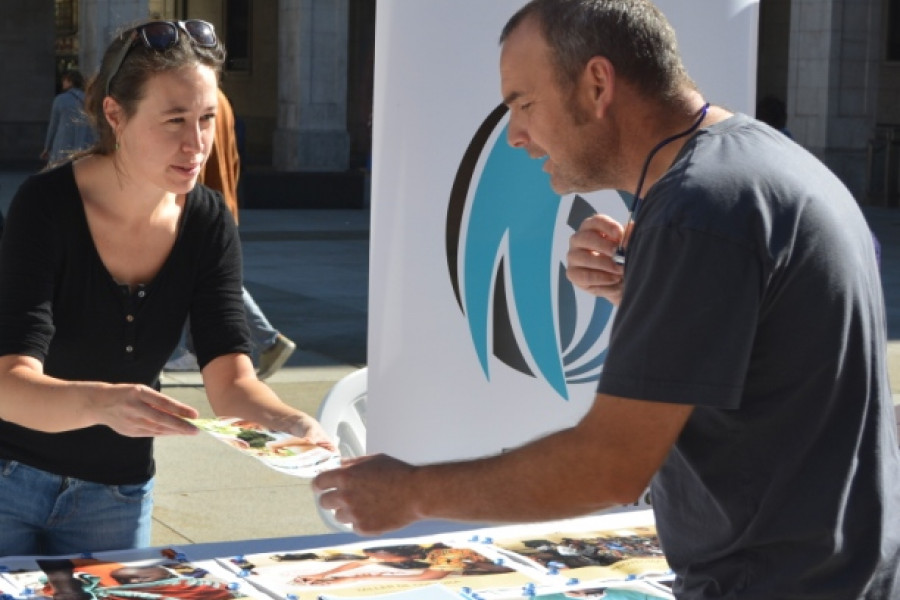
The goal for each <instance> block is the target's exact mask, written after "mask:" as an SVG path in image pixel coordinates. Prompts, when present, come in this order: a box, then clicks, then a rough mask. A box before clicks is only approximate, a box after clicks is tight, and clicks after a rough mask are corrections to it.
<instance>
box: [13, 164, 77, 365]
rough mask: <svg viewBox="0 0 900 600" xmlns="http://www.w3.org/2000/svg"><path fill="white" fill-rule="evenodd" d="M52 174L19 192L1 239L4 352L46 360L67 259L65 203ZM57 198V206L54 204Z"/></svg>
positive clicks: (27, 182) (33, 180)
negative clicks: (64, 252)
mask: <svg viewBox="0 0 900 600" xmlns="http://www.w3.org/2000/svg"><path fill="white" fill-rule="evenodd" d="M48 181H50V180H49V179H48V178H47V177H42V178H39V179H38V178H34V177H32V178H31V179H28V180H26V181H25V182H24V183H23V184H22V186H21V187H20V188H19V190H18V191H17V192H16V194H15V196H14V198H13V200H12V202H11V204H10V207H9V211H8V214H7V218H6V223H5V227H4V232H3V237H2V241H0V290H3V293H2V294H0V356H4V355H8V354H24V355H28V356H33V357H35V358H38V359H40V360H44V358H46V355H47V350H48V348H49V347H50V341H51V340H52V338H53V334H54V331H55V330H54V326H53V298H54V294H56V293H57V289H56V277H57V274H58V273H59V268H60V265H61V261H62V252H61V251H60V248H61V246H60V245H61V244H62V239H63V236H62V232H61V231H60V230H59V219H60V215H59V211H60V210H61V209H62V206H63V205H64V204H63V201H62V199H60V198H59V195H58V190H54V189H52V187H53V186H52V185H48ZM53 201H55V204H50V203H51V202H53Z"/></svg>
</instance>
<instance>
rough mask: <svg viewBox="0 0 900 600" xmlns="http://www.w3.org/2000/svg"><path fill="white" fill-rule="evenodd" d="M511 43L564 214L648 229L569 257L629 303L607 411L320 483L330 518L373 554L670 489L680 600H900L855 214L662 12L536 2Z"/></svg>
mask: <svg viewBox="0 0 900 600" xmlns="http://www.w3.org/2000/svg"><path fill="white" fill-rule="evenodd" d="M501 42H502V44H503V47H502V53H501V60H500V71H501V79H502V93H503V97H504V101H505V102H506V104H507V105H508V107H509V109H510V121H509V142H510V143H511V144H513V145H514V146H517V147H521V148H522V149H524V150H526V151H527V152H528V153H529V154H530V155H531V156H534V157H544V158H545V166H544V169H545V170H546V171H547V173H548V174H549V176H550V182H551V185H552V187H553V189H554V190H556V191H557V192H558V193H560V194H563V193H568V192H573V191H589V190H594V189H599V188H613V189H622V190H628V191H631V192H633V193H635V196H636V197H643V198H644V200H642V201H640V210H639V211H637V212H636V213H634V214H633V215H632V217H633V218H632V222H631V223H629V226H628V228H627V229H625V228H623V227H622V226H621V225H620V224H618V223H617V222H615V221H613V220H612V219H610V218H608V217H605V216H596V217H593V218H591V219H589V220H587V221H586V222H585V223H584V225H583V226H582V227H581V228H580V229H579V231H578V232H577V233H576V234H575V235H574V236H573V238H572V240H571V243H570V251H569V255H568V260H569V268H568V271H569V277H570V278H571V279H572V281H573V282H575V283H576V284H577V285H579V286H580V287H582V288H584V289H586V290H589V291H591V292H592V293H594V294H597V295H602V296H605V297H607V298H608V299H610V300H611V301H612V302H613V303H615V304H617V305H618V306H619V310H618V312H617V316H616V321H615V323H614V327H613V331H612V335H611V339H610V345H609V352H608V356H607V360H606V363H605V365H604V371H603V374H602V376H601V379H600V382H599V385H598V393H597V396H596V399H595V402H594V404H593V405H592V407H591V408H590V409H589V411H588V413H587V414H586V416H585V417H584V418H583V419H582V420H581V421H580V422H579V423H578V424H576V425H575V426H573V427H571V428H569V429H565V430H562V431H559V432H557V433H554V434H551V435H549V436H547V437H545V438H542V439H539V440H537V441H535V442H532V443H530V444H528V445H525V446H523V447H521V448H519V449H517V450H514V451H511V452H508V453H505V454H502V455H499V456H495V457H489V458H484V459H480V460H473V461H464V462H456V463H447V464H440V465H426V466H412V465H408V464H405V463H402V462H399V461H397V460H395V459H392V458H390V457H386V456H373V457H362V458H359V459H356V460H353V461H348V462H347V463H346V466H345V467H343V468H342V469H339V470H335V471H330V472H327V473H324V474H322V475H319V477H318V478H317V479H316V480H315V482H314V487H315V488H316V489H317V490H319V491H320V492H321V493H322V495H321V498H320V503H321V505H322V506H323V507H325V508H330V509H335V510H336V518H337V519H338V520H342V521H346V522H351V523H353V525H354V527H355V528H356V529H357V530H358V531H360V532H362V533H378V532H381V531H385V530H388V529H393V528H396V527H400V526H403V525H406V524H407V523H409V522H411V521H413V520H416V519H423V518H444V519H457V520H467V521H482V522H499V521H529V520H543V519H553V518H561V517H570V516H575V515H579V514H584V513H589V512H592V511H595V510H598V509H602V508H605V507H610V506H613V505H617V504H625V503H630V502H633V501H634V500H636V499H637V498H638V496H639V495H640V493H641V491H642V490H643V489H644V486H645V485H647V483H648V482H650V480H651V478H652V479H653V487H652V494H653V506H654V511H655V515H656V522H657V528H658V531H659V534H660V540H661V542H662V546H663V549H664V551H665V553H666V558H667V559H668V561H669V563H670V565H671V566H672V568H673V569H674V570H675V572H676V574H677V575H678V579H677V582H676V587H675V591H676V595H677V596H678V598H679V599H681V600H684V599H691V600H694V599H712V598H733V599H741V600H749V599H766V600H773V599H776V598H817V599H819V600H823V599H834V600H837V599H841V600H847V599H853V598H865V599H867V600H874V599H884V600H887V599H888V598H900V572H898V569H900V484H898V475H900V458H898V449H897V437H896V431H895V425H894V423H893V420H892V402H891V395H890V389H889V385H888V380H887V369H886V365H885V347H886V342H885V322H884V306H883V300H882V296H881V291H880V290H881V284H880V281H879V277H878V271H877V268H876V262H875V256H874V250H873V246H872V241H871V236H870V235H869V230H868V227H867V226H866V223H865V220H864V219H863V217H862V215H861V213H860V211H859V209H858V207H857V205H856V203H855V201H854V199H853V198H852V196H851V195H850V194H849V192H848V191H847V190H846V188H845V187H844V186H843V185H842V184H841V183H840V182H839V181H838V180H837V178H836V177H835V176H834V175H833V174H832V173H830V172H829V171H828V170H827V169H826V168H825V167H824V166H823V165H822V164H821V163H820V162H819V161H818V160H816V159H815V158H814V157H813V156H812V155H810V154H809V153H807V152H806V151H804V150H803V149H802V148H800V147H799V146H798V145H797V144H795V143H794V142H792V141H791V140H790V139H789V138H787V137H786V136H783V135H781V134H780V133H778V132H776V131H774V130H772V129H771V128H768V127H765V126H764V125H762V124H760V123H759V122H758V121H755V120H753V119H751V118H750V117H747V116H745V115H734V114H732V113H730V112H728V111H726V110H725V109H723V108H720V107H716V106H708V105H707V104H706V102H705V100H704V98H703V97H702V96H701V94H700V92H699V91H698V90H697V88H696V86H695V85H694V84H693V82H692V81H691V80H690V79H689V77H688V76H687V74H686V73H685V71H684V68H683V67H682V64H681V59H680V57H679V55H678V52H677V46H676V42H675V38H674V33H673V32H672V30H671V27H670V26H669V25H668V23H667V22H666V21H665V18H664V17H663V16H662V15H661V14H660V13H659V11H658V10H657V9H656V7H654V6H653V5H652V4H651V3H650V2H649V1H648V0H534V1H533V2H530V3H529V4H528V5H526V6H525V7H524V8H523V9H521V10H520V11H519V12H518V13H517V14H516V15H514V16H513V17H512V19H511V20H510V21H509V23H508V24H507V26H506V27H505V29H504V32H503V35H502V37H501ZM636 208H637V207H636ZM620 263H624V266H623V264H620ZM572 455H577V456H579V460H578V461H572V460H570V458H571V456H572Z"/></svg>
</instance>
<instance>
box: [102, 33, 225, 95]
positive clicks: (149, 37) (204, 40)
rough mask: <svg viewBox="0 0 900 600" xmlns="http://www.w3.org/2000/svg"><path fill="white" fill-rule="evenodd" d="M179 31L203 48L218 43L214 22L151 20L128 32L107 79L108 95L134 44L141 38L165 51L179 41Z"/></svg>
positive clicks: (146, 43)
mask: <svg viewBox="0 0 900 600" xmlns="http://www.w3.org/2000/svg"><path fill="white" fill-rule="evenodd" d="M179 31H183V32H185V33H186V34H188V37H190V38H191V42H192V43H193V44H194V45H195V46H200V47H202V48H214V47H215V46H216V44H217V43H218V39H217V38H216V30H215V28H214V27H213V26H212V23H208V22H207V21H201V20H200V19H188V20H187V21H150V22H149V23H144V24H143V25H140V26H138V27H135V28H134V29H132V30H131V31H130V32H128V36H129V39H128V41H127V42H125V43H124V44H122V48H121V50H119V54H118V55H117V56H116V58H115V61H113V68H112V69H111V70H110V72H109V77H108V78H107V80H106V95H107V96H109V86H110V84H111V83H112V80H113V78H114V77H115V76H116V75H118V73H119V69H121V68H122V63H124V62H125V57H126V56H128V53H129V52H130V51H131V49H132V48H134V45H135V44H136V43H137V42H138V40H141V41H143V42H144V47H145V48H147V49H149V50H156V51H157V52H163V51H165V50H168V49H169V48H171V47H172V46H174V45H175V44H176V43H178V36H179V35H180V34H179Z"/></svg>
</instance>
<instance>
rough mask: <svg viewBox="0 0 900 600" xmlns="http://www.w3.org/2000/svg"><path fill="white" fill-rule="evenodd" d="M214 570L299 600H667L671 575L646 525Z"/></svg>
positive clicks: (242, 562) (514, 529)
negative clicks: (436, 592) (431, 595)
mask: <svg viewBox="0 0 900 600" xmlns="http://www.w3.org/2000/svg"><path fill="white" fill-rule="evenodd" d="M620 522H621V523H622V524H621V525H620V524H618V523H620ZM651 523H652V521H651ZM610 524H613V526H610ZM222 564H223V565H224V566H226V567H227V568H229V569H231V570H232V571H234V572H235V573H239V574H240V576H241V577H243V578H246V580H247V581H248V582H250V583H252V584H253V585H254V586H256V587H257V588H259V589H261V590H266V591H268V592H269V593H271V594H273V595H275V596H277V597H279V598H284V597H291V598H297V600H317V599H318V598H320V597H328V598H331V597H335V598H369V597H378V596H379V595H381V596H384V595H386V594H391V593H401V592H407V591H409V590H415V589H420V588H421V587H422V586H424V585H430V584H435V583H439V584H440V585H441V586H442V587H444V588H447V589H448V590H451V591H453V592H454V593H457V594H459V595H460V596H462V597H464V598H466V597H472V598H481V599H483V600H500V599H505V598H534V597H540V596H542V595H554V594H556V595H558V594H560V593H563V594H566V593H568V594H573V595H572V596H569V597H591V596H588V595H586V592H585V591H584V590H590V589H597V588H608V589H610V590H611V589H615V588H622V587H623V586H624V587H625V588H632V591H634V593H638V592H640V593H642V594H644V595H646V596H647V597H655V598H669V599H671V598H672V595H671V592H670V591H669V589H668V588H667V587H666V586H665V585H661V584H660V583H659V582H664V581H666V580H667V579H671V574H670V571H669V567H668V565H667V563H666V561H665V559H664V558H663V557H662V551H661V550H660V548H659V543H658V540H657V537H656V531H655V528H654V527H653V526H652V524H646V519H645V522H644V523H641V522H640V521H639V520H635V519H631V520H630V522H629V520H625V521H621V520H618V521H616V520H613V521H610V520H609V519H605V520H602V519H601V520H599V521H596V522H595V521H591V520H579V521H563V522H556V523H552V524H542V525H539V526H535V525H523V526H508V527H502V528H494V529H489V530H487V529H486V530H478V531H477V532H469V533H454V534H441V535H432V536H425V537H418V538H406V539H393V540H388V541H384V540H380V541H372V542H371V543H354V544H348V545H342V546H334V547H329V548H315V549H303V550H297V551H295V552H291V551H285V552H277V553H263V554H250V555H242V556H236V557H231V558H229V559H226V560H224V561H223V563H222ZM636 588H639V590H638V589H636ZM386 597H389V596H386ZM562 597H566V596H562ZM595 597H597V596H595Z"/></svg>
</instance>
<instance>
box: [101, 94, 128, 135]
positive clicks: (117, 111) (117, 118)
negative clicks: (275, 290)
mask: <svg viewBox="0 0 900 600" xmlns="http://www.w3.org/2000/svg"><path fill="white" fill-rule="evenodd" d="M103 116H104V117H105V118H106V122H107V123H109V126H110V127H111V128H112V130H113V132H115V133H116V137H117V138H118V137H119V135H118V133H119V128H120V127H121V126H122V125H123V124H124V121H125V111H123V110H122V106H121V105H120V104H119V103H118V102H116V99H115V98H113V97H112V96H107V97H106V98H104V99H103Z"/></svg>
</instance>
